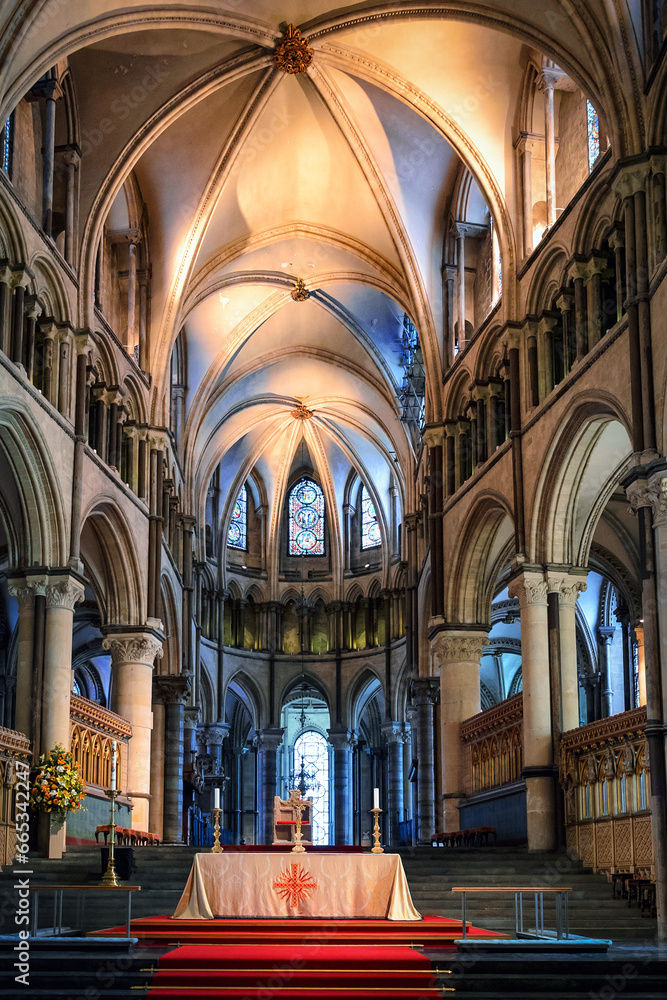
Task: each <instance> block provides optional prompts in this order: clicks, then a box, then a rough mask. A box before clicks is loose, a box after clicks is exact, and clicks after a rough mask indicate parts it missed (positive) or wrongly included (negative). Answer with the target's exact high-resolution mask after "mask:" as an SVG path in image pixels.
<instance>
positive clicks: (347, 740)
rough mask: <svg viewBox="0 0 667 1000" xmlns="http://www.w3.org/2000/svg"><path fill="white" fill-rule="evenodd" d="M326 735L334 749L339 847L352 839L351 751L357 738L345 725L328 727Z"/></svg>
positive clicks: (336, 822)
mask: <svg viewBox="0 0 667 1000" xmlns="http://www.w3.org/2000/svg"><path fill="white" fill-rule="evenodd" d="M327 736H328V738H329V743H330V744H331V746H332V747H333V750H334V754H333V757H334V775H333V787H334V796H333V799H334V801H333V806H334V837H335V840H334V842H335V844H336V846H337V847H341V846H343V845H344V844H351V843H352V839H353V835H352V752H353V750H354V748H355V746H356V745H357V738H356V736H355V734H354V733H353V732H351V730H349V729H346V728H345V726H343V727H336V728H335V729H329V730H328V732H327Z"/></svg>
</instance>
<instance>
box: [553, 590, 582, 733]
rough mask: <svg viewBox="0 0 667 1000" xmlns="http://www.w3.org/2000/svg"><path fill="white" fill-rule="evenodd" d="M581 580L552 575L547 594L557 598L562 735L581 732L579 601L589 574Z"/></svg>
mask: <svg viewBox="0 0 667 1000" xmlns="http://www.w3.org/2000/svg"><path fill="white" fill-rule="evenodd" d="M578 577H579V578H577V577H573V576H570V575H567V574H565V575H564V574H559V573H553V572H549V574H548V576H547V583H548V591H549V593H555V594H557V595H558V628H559V640H560V702H561V720H560V722H561V731H562V732H564V733H567V732H569V730H571V729H578V728H579V675H578V672H577V615H576V609H577V599H578V597H579V594H581V593H583V591H585V590H586V586H587V585H586V582H585V579H586V570H580V571H579V574H578Z"/></svg>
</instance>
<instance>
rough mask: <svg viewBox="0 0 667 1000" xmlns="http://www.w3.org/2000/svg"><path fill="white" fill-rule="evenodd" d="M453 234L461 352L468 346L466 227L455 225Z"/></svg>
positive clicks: (457, 322)
mask: <svg viewBox="0 0 667 1000" xmlns="http://www.w3.org/2000/svg"><path fill="white" fill-rule="evenodd" d="M452 232H453V234H454V237H455V239H456V264H457V273H456V305H457V308H456V324H457V327H458V344H459V351H462V350H463V349H464V348H465V346H466V227H465V225H459V224H458V223H454V226H453V229H452Z"/></svg>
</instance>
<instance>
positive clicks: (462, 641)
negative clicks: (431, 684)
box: [431, 630, 489, 831]
mask: <svg viewBox="0 0 667 1000" xmlns="http://www.w3.org/2000/svg"><path fill="white" fill-rule="evenodd" d="M488 641H489V637H488V635H487V633H486V632H481V631H470V632H469V631H450V630H447V631H446V632H445V631H443V632H438V634H437V635H436V636H435V637H434V638H433V640H432V641H431V657H432V660H433V666H434V667H435V669H436V670H438V671H439V673H440V751H441V755H442V791H443V796H444V799H443V801H444V829H445V831H450V830H459V829H460V828H461V823H460V820H459V808H458V807H459V802H460V800H461V798H463V796H464V795H465V789H466V775H465V773H464V767H465V758H464V755H463V745H462V743H461V723H462V722H465V720H466V719H469V718H470V717H471V716H473V715H477V714H478V713H479V711H480V689H479V667H480V663H481V659H482V649H483V648H484V646H486V645H487V644H488Z"/></svg>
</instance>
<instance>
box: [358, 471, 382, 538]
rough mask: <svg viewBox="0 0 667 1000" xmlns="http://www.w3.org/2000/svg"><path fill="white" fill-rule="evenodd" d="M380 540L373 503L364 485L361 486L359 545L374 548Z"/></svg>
mask: <svg viewBox="0 0 667 1000" xmlns="http://www.w3.org/2000/svg"><path fill="white" fill-rule="evenodd" d="M381 542H382V538H381V536H380V525H379V524H378V516H377V512H376V510H375V504H374V503H373V501H372V500H371V498H370V495H369V493H368V490H367V489H366V487H365V486H362V487H361V547H362V549H374V548H377V546H378V545H380V543H381Z"/></svg>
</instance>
